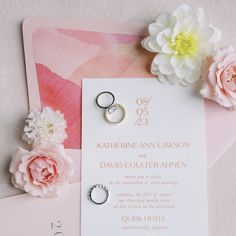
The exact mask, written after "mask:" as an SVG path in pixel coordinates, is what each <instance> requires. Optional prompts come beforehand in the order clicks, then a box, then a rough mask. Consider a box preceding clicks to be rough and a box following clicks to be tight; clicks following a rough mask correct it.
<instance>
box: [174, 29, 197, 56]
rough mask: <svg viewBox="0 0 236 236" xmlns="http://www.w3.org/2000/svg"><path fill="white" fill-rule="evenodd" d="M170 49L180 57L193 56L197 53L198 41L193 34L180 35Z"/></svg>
mask: <svg viewBox="0 0 236 236" xmlns="http://www.w3.org/2000/svg"><path fill="white" fill-rule="evenodd" d="M170 48H171V49H172V50H174V51H175V52H176V54H177V55H179V56H193V55H194V54H195V53H196V51H197V39H196V38H195V37H194V36H193V35H192V34H187V33H179V34H178V35H177V36H176V37H175V39H174V41H171V42H170Z"/></svg>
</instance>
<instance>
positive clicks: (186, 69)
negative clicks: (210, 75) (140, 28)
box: [142, 4, 221, 85]
mask: <svg viewBox="0 0 236 236" xmlns="http://www.w3.org/2000/svg"><path fill="white" fill-rule="evenodd" d="M148 29H149V34H150V36H148V37H147V38H145V39H144V40H143V41H142V46H143V47H144V48H145V49H147V50H148V51H151V52H155V53H158V54H157V55H156V56H155V58H154V60H153V62H152V64H151V73H152V74H154V75H158V79H159V80H160V81H162V82H164V81H166V80H167V81H169V82H170V83H171V84H175V83H181V84H183V85H187V84H191V83H194V82H196V81H197V80H198V79H199V78H200V74H201V64H202V61H203V59H205V58H206V56H208V55H210V54H211V53H212V52H213V51H214V50H215V45H216V42H218V41H219V40H220V38H221V32H220V31H219V30H218V29H216V28H214V27H212V26H211V25H210V23H209V20H208V18H207V17H206V15H205V14H204V11H203V9H202V8H194V9H193V8H191V7H190V6H188V5H186V4H184V5H181V6H180V7H178V8H177V9H176V10H175V11H174V12H173V14H169V13H162V14H161V15H160V16H159V17H157V19H156V21H155V22H154V23H152V24H150V25H149V28H148Z"/></svg>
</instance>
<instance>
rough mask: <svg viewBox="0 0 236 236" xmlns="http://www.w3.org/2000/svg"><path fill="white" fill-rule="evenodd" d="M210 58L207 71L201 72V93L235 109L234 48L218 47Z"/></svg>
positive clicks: (230, 108)
mask: <svg viewBox="0 0 236 236" xmlns="http://www.w3.org/2000/svg"><path fill="white" fill-rule="evenodd" d="M210 60H211V61H210V67H208V68H209V70H208V72H207V73H205V75H204V73H203V80H204V84H203V87H202V89H201V91H200V93H201V95H202V96H203V97H204V98H207V99H211V100H213V101H215V102H217V103H219V104H220V105H221V106H223V107H226V108H228V109H229V110H236V52H235V50H234V49H233V48H231V47H226V48H223V49H219V50H217V52H216V53H215V55H214V56H213V57H212V58H211V59H210Z"/></svg>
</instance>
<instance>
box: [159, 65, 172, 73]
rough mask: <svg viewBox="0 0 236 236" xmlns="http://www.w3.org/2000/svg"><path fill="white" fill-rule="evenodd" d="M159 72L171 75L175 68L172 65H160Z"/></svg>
mask: <svg viewBox="0 0 236 236" xmlns="http://www.w3.org/2000/svg"><path fill="white" fill-rule="evenodd" d="M159 70H160V72H161V73H162V74H164V75H171V74H172V73H173V72H174V68H173V66H172V65H171V64H169V63H168V64H165V65H160V66H159Z"/></svg>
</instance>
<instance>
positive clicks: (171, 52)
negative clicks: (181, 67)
mask: <svg viewBox="0 0 236 236" xmlns="http://www.w3.org/2000/svg"><path fill="white" fill-rule="evenodd" d="M161 51H162V52H163V53H166V54H173V53H174V51H173V50H172V49H171V48H170V45H169V43H166V44H165V45H164V46H163V47H162V48H161Z"/></svg>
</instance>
